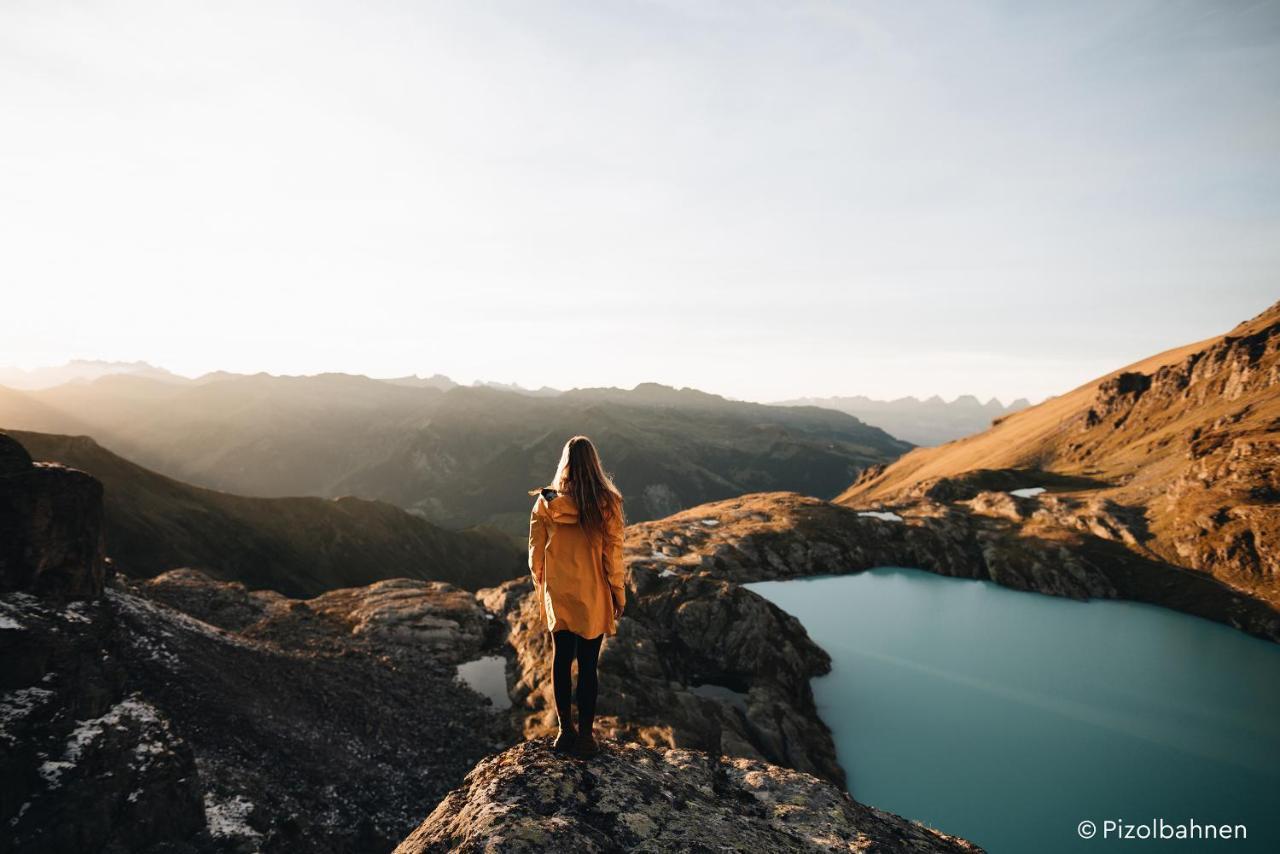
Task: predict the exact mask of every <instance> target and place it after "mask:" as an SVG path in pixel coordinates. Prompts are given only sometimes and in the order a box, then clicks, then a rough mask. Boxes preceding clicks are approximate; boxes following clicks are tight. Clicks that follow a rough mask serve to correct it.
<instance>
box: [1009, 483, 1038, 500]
mask: <svg viewBox="0 0 1280 854" xmlns="http://www.w3.org/2000/svg"><path fill="white" fill-rule="evenodd" d="M1044 491H1045V490H1044V487H1043V486H1028V487H1024V488H1023V489H1011V490H1009V494H1010V495H1012V496H1014V497H1015V498H1035V497H1036V496H1037V495H1039V494H1040V493H1042V492H1044Z"/></svg>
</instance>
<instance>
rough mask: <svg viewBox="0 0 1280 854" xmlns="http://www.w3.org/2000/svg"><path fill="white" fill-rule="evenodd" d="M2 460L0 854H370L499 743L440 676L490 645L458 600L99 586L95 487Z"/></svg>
mask: <svg viewBox="0 0 1280 854" xmlns="http://www.w3.org/2000/svg"><path fill="white" fill-rule="evenodd" d="M20 450H21V448H20V446H18V447H17V448H16V449H15V447H14V445H13V444H9V443H0V451H2V452H3V454H0V468H2V469H3V472H4V475H3V476H0V530H3V531H4V532H5V535H6V538H5V539H4V541H3V542H4V545H5V548H6V551H5V555H4V559H5V563H4V564H3V579H4V584H3V588H0V769H3V773H0V826H3V827H4V828H5V834H4V838H3V844H2V845H0V850H4V851H5V852H15V854H26V852H31V853H32V854H35V852H39V854H48V852H53V854H57V852H81V851H104V852H125V851H128V852H155V854H160V852H167V854H180V852H205V851H210V852H212V851H264V852H272V851H282V852H284V851H287V852H351V854H356V852H360V854H363V852H369V851H379V850H382V851H387V850H390V849H391V848H392V847H393V846H394V845H395V843H396V842H397V841H399V840H400V839H402V838H403V837H404V836H405V834H407V833H408V832H409V831H410V830H411V829H412V828H413V827H414V826H415V825H416V824H417V823H418V822H419V821H420V820H421V818H422V815H423V812H424V805H431V804H434V803H436V802H437V801H438V800H439V799H440V798H441V797H442V796H443V795H444V794H445V793H446V792H447V791H448V790H449V789H450V788H451V787H452V786H454V785H456V784H457V782H458V781H459V780H461V779H462V777H463V775H464V774H465V773H466V771H467V770H468V769H469V768H471V767H472V766H473V765H474V764H475V762H476V761H477V760H478V759H480V758H481V757H482V756H484V755H485V754H487V753H489V752H491V751H493V750H494V749H500V748H502V747H505V746H507V745H508V744H510V743H511V741H512V737H511V736H512V734H511V733H510V731H509V730H508V728H507V726H506V722H505V720H504V719H503V718H502V717H500V716H498V715H495V714H494V713H493V711H492V705H491V703H490V701H489V700H488V699H487V698H485V697H483V696H481V695H480V694H478V693H476V692H475V691H473V690H471V689H470V688H468V687H467V686H466V685H464V684H462V683H461V682H459V681H458V680H457V679H456V669H455V665H456V664H457V663H459V662H462V661H466V660H469V659H471V658H475V657H478V656H479V655H481V654H482V652H484V651H485V645H486V644H488V643H491V642H493V641H494V640H495V639H496V638H497V636H498V632H496V631H495V629H494V628H493V622H494V620H493V617H492V616H491V615H490V614H488V613H487V612H485V611H484V609H482V608H481V607H480V605H479V604H478V602H477V601H476V599H475V597H474V595H472V594H471V593H468V592H467V591H464V590H461V589H459V588H456V587H454V586H452V585H450V584H445V583H443V582H425V581H416V580H411V579H392V580H389V581H385V582H380V583H378V584H374V585H370V586H369V587H364V588H353V589H343V590H335V591H331V592H329V593H326V594H324V595H322V596H318V597H316V598H314V599H310V600H298V599H289V598H287V597H284V596H281V595H280V594H278V593H273V592H268V591H253V592H251V591H248V590H246V589H245V587H244V586H243V585H240V584H227V583H223V582H218V581H215V580H213V579H211V578H209V577H208V576H206V575H204V574H203V573H199V572H196V571H193V570H179V571H174V572H171V573H167V574H165V575H161V576H159V577H157V578H154V579H150V580H146V581H135V580H130V579H128V578H127V577H125V576H123V575H119V574H117V575H115V576H114V577H113V578H112V580H111V581H110V583H109V584H108V585H107V586H106V587H105V588H104V587H103V559H102V537H101V530H102V527H101V524H102V503H101V487H100V486H99V485H98V484H97V483H96V481H94V480H93V479H92V478H90V477H88V476H87V475H84V474H82V473H80V472H74V471H72V470H69V469H64V468H61V467H56V466H41V465H39V464H32V463H31V462H30V460H29V458H26V457H25V454H22V453H19V451H20ZM10 535H12V536H14V537H20V538H21V540H20V543H21V548H18V547H14V546H13V542H14V541H13V540H11V539H9V537H10Z"/></svg>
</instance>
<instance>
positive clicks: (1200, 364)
mask: <svg viewBox="0 0 1280 854" xmlns="http://www.w3.org/2000/svg"><path fill="white" fill-rule="evenodd" d="M1277 469H1280V303H1277V304H1276V305H1273V306H1271V307H1270V308H1269V309H1267V310H1266V311H1264V312H1263V313H1261V314H1259V315H1258V316H1257V317H1255V318H1253V319H1252V320H1249V321H1246V322H1244V323H1241V324H1239V325H1238V326H1236V327H1235V328H1234V329H1232V330H1231V331H1230V332H1228V333H1226V334H1225V335H1221V336H1218V337H1216V338H1210V339H1208V340H1205V341H1201V342H1198V343H1196V344H1190V345H1187V346H1185V347H1180V348H1177V349H1174V350H1168V351H1166V352H1164V353H1160V354H1158V355H1156V356H1152V357H1150V358H1148V359H1145V360H1143V361H1140V362H1137V363H1135V364H1132V365H1129V366H1127V367H1125V368H1122V369H1120V370H1118V371H1115V372H1113V373H1110V374H1107V375H1106V376H1104V377H1100V378H1098V379H1096V380H1094V381H1093V382H1090V383H1087V384H1085V385H1083V386H1081V387H1079V388H1077V389H1075V390H1074V391H1071V392H1068V393H1067V394H1064V395H1061V396H1059V397H1055V398H1051V399H1050V400H1047V401H1045V402H1044V403H1042V404H1040V405H1038V406H1034V407H1031V408H1029V409H1025V410H1023V411H1021V412H1018V413H1015V414H1013V415H1010V416H1008V417H1006V418H1004V419H1002V420H1000V421H999V422H998V423H996V424H995V425H993V426H992V427H991V428H990V429H989V430H986V431H985V432H983V433H979V434H976V435H974V436H969V437H967V438H964V439H960V440H957V441H954V442H950V443H948V444H946V445H942V446H940V447H937V448H921V449H917V450H914V451H912V452H911V453H909V454H907V455H906V456H905V457H903V458H902V459H900V460H898V461H897V462H894V463H892V464H890V465H889V466H887V467H880V468H876V469H872V470H868V471H866V472H864V474H863V476H862V477H860V478H859V479H858V481H857V482H855V483H854V484H853V485H852V486H851V487H849V489H847V490H846V491H845V492H844V493H843V494H842V495H841V496H840V497H839V498H837V499H836V500H837V501H838V502H839V503H842V504H845V505H848V506H851V507H870V506H905V505H907V504H909V503H911V502H914V501H918V500H921V499H927V500H932V501H940V502H944V503H946V502H967V501H970V500H972V499H975V498H976V497H977V496H978V494H979V493H981V492H983V491H993V490H995V491H1007V490H1010V489H1015V488H1018V487H1035V486H1042V487H1045V488H1046V489H1047V490H1048V492H1047V494H1046V495H1045V496H1041V498H1040V499H1038V500H1037V503H1038V504H1039V505H1040V506H1039V509H1038V510H1035V511H1033V512H1032V513H1031V514H1029V515H1028V517H1027V519H1026V523H1027V524H1028V525H1037V526H1041V527H1046V526H1047V527H1052V526H1065V527H1077V528H1088V527H1089V526H1090V525H1091V524H1093V525H1096V524H1097V522H1096V517H1097V516H1098V515H1099V512H1104V514H1105V515H1108V516H1109V517H1111V519H1112V521H1110V522H1109V523H1108V524H1109V525H1110V527H1111V528H1112V529H1113V530H1112V532H1111V536H1112V537H1113V538H1114V539H1116V540H1118V541H1122V542H1124V543H1125V544H1126V545H1127V546H1128V547H1129V548H1131V549H1132V550H1134V551H1136V552H1138V553H1139V554H1143V555H1147V556H1151V557H1154V558H1158V559H1160V560H1163V561H1167V562H1168V563H1170V564H1172V565H1175V566H1180V567H1185V568H1189V569H1194V570H1200V571H1204V572H1209V573H1211V574H1212V575H1214V576H1215V577H1216V578H1218V579H1219V580H1221V581H1224V582H1226V583H1228V584H1230V585H1231V586H1232V587H1234V588H1236V589H1237V590H1241V591H1244V592H1247V593H1249V594H1251V595H1253V596H1256V597H1258V598H1260V599H1263V600H1265V601H1268V602H1270V603H1271V604H1273V605H1275V604H1276V603H1277V602H1278V601H1280V548H1277V545H1280V544H1278V543H1277V536H1278V535H1280V507H1278V505H1277V501H1278V500H1280V482H1278V481H1277ZM1115 520H1121V521H1118V522H1117V521H1115Z"/></svg>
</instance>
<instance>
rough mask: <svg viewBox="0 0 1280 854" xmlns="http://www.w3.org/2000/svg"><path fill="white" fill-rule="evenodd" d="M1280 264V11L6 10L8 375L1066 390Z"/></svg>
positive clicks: (721, 6) (377, 2) (745, 392)
mask: <svg viewBox="0 0 1280 854" xmlns="http://www.w3.org/2000/svg"><path fill="white" fill-rule="evenodd" d="M1277 262H1280V3H1277V2H1269V3H1247V2H1238V3H1237V2H1222V0H1213V2H1194V3H1184V2H1166V3H1148V2H1121V1H1120V0H1106V2H1099V3H1092V2H1062V3H1058V4H1050V3H1033V2H1005V3H957V2H952V0H947V2H939V3H936V4H933V3H920V2H909V3H903V2H885V3H840V2H830V3H803V2H793V3H781V2H779V3H751V2H741V0H735V1H734V2H724V3H709V2H687V3H686V2H651V3H609V2H588V0H582V2H577V3H550V2H528V0H522V1H521V2H510V3H489V2H477V0H464V2H457V3H447V4H446V3H432V2H422V0H413V2H381V0H349V2H324V0H300V2H296V3H292V2H279V0H252V2H227V0H219V2H201V3H194V2H182V0H159V2H145V3H144V2H130V3H115V2H76V3H72V2H58V0H31V2H15V0H0V281H2V282H3V295H2V296H0V363H10V364H18V365H23V366H27V367H30V366H34V365H40V364H52V363H59V362H61V361H64V360H66V359H67V358H71V357H98V358H108V359H129V360H132V359H145V360H148V361H151V362H154V363H157V364H161V365H164V366H166V367H168V368H170V369H172V370H175V371H178V372H180V373H187V374H196V373H201V372H204V371H208V370H213V369H218V368H222V369H228V370H236V371H258V370H266V371H270V372H272V373H313V372H318V371H325V370H343V371H351V372H360V373H368V374H372V375H375V376H390V375H397V374H406V373H413V372H417V373H434V372H437V371H438V372H442V373H446V374H449V375H451V376H453V377H454V378H455V379H457V380H461V381H464V382H466V381H470V380H472V379H475V378H484V379H492V380H500V381H516V382H520V383H522V384H524V385H533V386H537V385H542V384H544V383H545V384H548V385H554V386H561V387H569V386H582V385H619V386H630V385H633V384H634V383H636V382H640V381H644V380H655V381H659V382H665V383H669V384H672V385H679V386H683V385H692V386H697V387H700V388H704V389H707V390H709V391H715V392H719V393H722V394H727V395H730V396H734V397H744V398H753V399H763V400H770V399H778V398H784V397H794V396H800V395H810V394H823V395H825V394H856V393H865V394H870V395H873V396H879V397H888V396H897V395H901V394H917V395H928V394H933V393H940V394H942V395H944V396H945V397H948V398H950V397H953V396H954V395H956V394H960V393H965V392H971V393H975V394H978V395H981V396H984V397H985V396H988V395H998V396H1000V397H1002V398H1005V399H1009V398H1012V397H1015V396H1021V395H1026V396H1030V397H1032V398H1036V399H1038V398H1039V397H1042V396H1044V395H1048V394H1053V393H1057V392H1060V391H1064V390H1066V389H1068V388H1070V387H1072V386H1074V385H1076V384H1078V383H1080V382H1082V381H1085V380H1087V379H1089V378H1090V377H1092V376H1094V375H1096V374H1099V373H1102V372H1105V371H1107V370H1110V369H1112V368H1115V367H1118V366H1120V365H1121V364H1123V363H1125V362H1128V361H1132V360H1134V359H1136V358H1139V357H1142V356H1145V355H1148V354H1149V353H1151V352H1154V351H1157V350H1160V349H1164V348H1166V347H1169V346H1173V345H1177V344H1181V343H1185V342H1187V341H1190V340H1195V339H1198V338H1203V337H1207V336H1209V335H1212V334H1216V333H1219V332H1222V331H1225V330H1226V329H1228V328H1230V327H1231V326H1232V325H1234V324H1235V323H1236V322H1237V321H1240V320H1243V319H1245V318H1247V317H1249V316H1252V315H1254V314H1256V313H1257V312H1258V311H1260V310H1262V309H1263V308H1264V307H1265V306H1266V305H1268V304H1269V303H1271V302H1273V301H1274V300H1276V299H1278V298H1280V278H1278V277H1277V271H1278V270H1280V265H1278V263H1277Z"/></svg>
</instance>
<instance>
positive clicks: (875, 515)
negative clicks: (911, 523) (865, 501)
mask: <svg viewBox="0 0 1280 854" xmlns="http://www.w3.org/2000/svg"><path fill="white" fill-rule="evenodd" d="M858 515H859V516H870V517H871V518H872V519H879V520H881V521H883V522H901V521H902V517H901V516H899V515H898V514H897V513H890V512H889V511H888V510H862V511H859V513H858Z"/></svg>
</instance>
